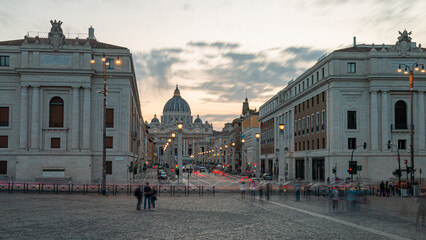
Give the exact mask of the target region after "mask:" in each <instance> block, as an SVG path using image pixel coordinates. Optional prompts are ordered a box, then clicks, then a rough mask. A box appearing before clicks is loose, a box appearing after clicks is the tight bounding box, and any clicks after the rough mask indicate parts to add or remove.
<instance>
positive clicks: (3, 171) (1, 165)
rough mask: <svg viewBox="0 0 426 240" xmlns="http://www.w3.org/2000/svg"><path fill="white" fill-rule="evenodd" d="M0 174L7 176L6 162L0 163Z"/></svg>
mask: <svg viewBox="0 0 426 240" xmlns="http://www.w3.org/2000/svg"><path fill="white" fill-rule="evenodd" d="M0 174H7V161H0Z"/></svg>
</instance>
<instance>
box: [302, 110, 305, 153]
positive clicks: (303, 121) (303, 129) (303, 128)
mask: <svg viewBox="0 0 426 240" xmlns="http://www.w3.org/2000/svg"><path fill="white" fill-rule="evenodd" d="M302 134H303V135H305V118H303V119H302ZM303 150H304V149H303Z"/></svg>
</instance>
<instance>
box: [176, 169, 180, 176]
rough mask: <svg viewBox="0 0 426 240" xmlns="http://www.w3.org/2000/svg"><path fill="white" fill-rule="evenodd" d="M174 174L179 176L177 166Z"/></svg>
mask: <svg viewBox="0 0 426 240" xmlns="http://www.w3.org/2000/svg"><path fill="white" fill-rule="evenodd" d="M176 175H178V176H179V168H176Z"/></svg>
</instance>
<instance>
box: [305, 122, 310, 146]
mask: <svg viewBox="0 0 426 240" xmlns="http://www.w3.org/2000/svg"><path fill="white" fill-rule="evenodd" d="M310 127H311V124H310V122H309V116H307V117H306V133H307V134H309V128H310ZM308 146H309V144H308ZM308 148H309V147H308Z"/></svg>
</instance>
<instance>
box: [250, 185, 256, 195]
mask: <svg viewBox="0 0 426 240" xmlns="http://www.w3.org/2000/svg"><path fill="white" fill-rule="evenodd" d="M250 191H251V198H255V197H256V182H255V181H252V182H251V184H250Z"/></svg>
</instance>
